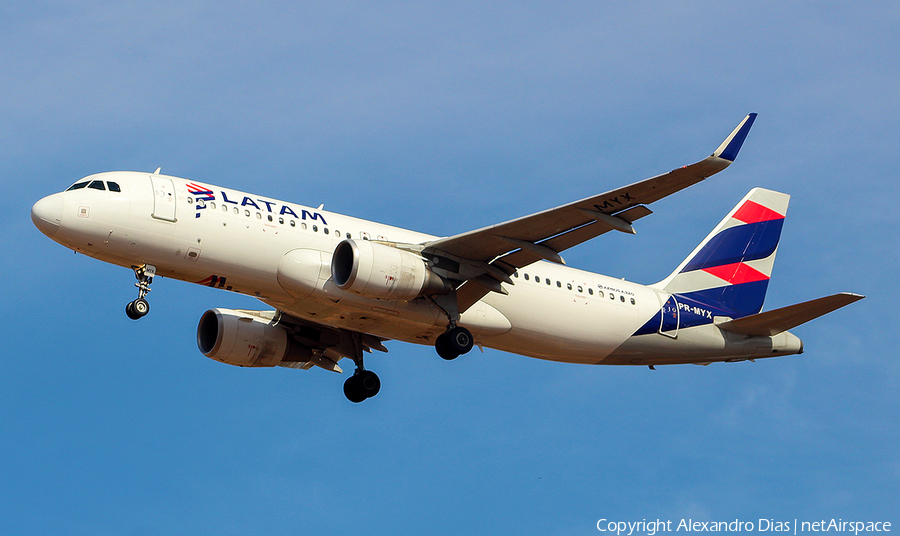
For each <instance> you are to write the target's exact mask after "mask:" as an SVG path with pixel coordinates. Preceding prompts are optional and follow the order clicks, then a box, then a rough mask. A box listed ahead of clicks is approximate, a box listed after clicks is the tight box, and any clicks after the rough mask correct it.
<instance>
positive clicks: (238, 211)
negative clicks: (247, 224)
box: [234, 207, 241, 215]
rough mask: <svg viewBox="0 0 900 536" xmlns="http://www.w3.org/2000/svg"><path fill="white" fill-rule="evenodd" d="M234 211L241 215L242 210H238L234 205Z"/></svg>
mask: <svg viewBox="0 0 900 536" xmlns="http://www.w3.org/2000/svg"><path fill="white" fill-rule="evenodd" d="M234 213H235V214H237V215H240V214H241V211H240V210H238V208H237V207H234Z"/></svg>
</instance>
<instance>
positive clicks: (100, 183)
mask: <svg viewBox="0 0 900 536" xmlns="http://www.w3.org/2000/svg"><path fill="white" fill-rule="evenodd" d="M88 188H93V189H94V190H103V191H104V192H105V191H106V186H104V185H103V181H91V183H90V184H88Z"/></svg>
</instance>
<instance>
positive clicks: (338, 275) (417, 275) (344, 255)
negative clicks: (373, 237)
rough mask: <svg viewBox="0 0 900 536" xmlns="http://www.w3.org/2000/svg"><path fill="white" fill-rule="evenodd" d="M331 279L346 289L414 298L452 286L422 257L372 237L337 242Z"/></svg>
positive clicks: (381, 296) (377, 295)
mask: <svg viewBox="0 0 900 536" xmlns="http://www.w3.org/2000/svg"><path fill="white" fill-rule="evenodd" d="M331 279H332V281H334V284H335V285H337V286H338V288H340V289H342V290H346V291H348V292H354V293H356V294H359V295H360V296H365V297H367V298H376V299H380V300H412V299H415V298H418V297H419V296H423V295H427V294H446V293H448V292H450V290H452V287H451V286H450V283H448V282H447V281H446V280H444V279H443V278H442V277H440V276H439V275H437V274H435V273H434V272H432V271H431V270H430V269H429V268H428V265H427V264H426V263H425V260H424V259H423V258H422V257H420V256H418V255H416V254H414V253H410V252H408V251H404V250H402V249H397V248H393V247H390V246H385V245H383V244H376V243H374V242H370V241H368V240H362V241H359V242H356V241H354V240H344V241H343V242H341V243H340V244H338V245H337V248H335V250H334V255H333V256H332V258H331Z"/></svg>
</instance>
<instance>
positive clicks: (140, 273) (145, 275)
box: [125, 264, 156, 320]
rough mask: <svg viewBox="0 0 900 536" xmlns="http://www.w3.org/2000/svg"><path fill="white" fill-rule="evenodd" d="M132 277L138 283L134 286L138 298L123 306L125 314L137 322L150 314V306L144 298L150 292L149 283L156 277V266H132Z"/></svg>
mask: <svg viewBox="0 0 900 536" xmlns="http://www.w3.org/2000/svg"><path fill="white" fill-rule="evenodd" d="M131 269H132V270H134V276H135V277H136V278H137V280H138V282H137V283H135V284H134V286H136V287H137V288H138V297H137V299H136V300H134V301H133V302H129V303H128V305H126V306H125V314H126V315H128V318H130V319H132V320H137V319H139V318H142V317H144V316H146V315H147V313H149V312H150V304H149V303H148V302H147V300H146V299H144V296H146V295H147V293H148V292H150V283H152V282H153V276H155V275H156V266H153V265H152V264H145V265H143V266H132V267H131Z"/></svg>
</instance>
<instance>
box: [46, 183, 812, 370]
mask: <svg viewBox="0 0 900 536" xmlns="http://www.w3.org/2000/svg"><path fill="white" fill-rule="evenodd" d="M84 180H86V181H95V180H96V181H103V182H104V184H108V183H110V182H113V183H115V184H117V185H118V186H119V189H120V190H121V191H119V192H114V191H109V189H105V190H102V191H101V190H99V189H94V188H87V187H85V188H81V189H77V190H71V191H66V192H62V193H58V194H53V195H52V196H49V197H48V198H45V199H44V200H42V201H41V202H39V203H44V205H43V208H41V209H40V210H39V209H38V206H39V205H35V213H36V214H37V213H38V212H40V214H38V217H39V218H42V219H41V221H43V224H39V225H38V226H39V227H41V230H42V231H43V232H45V233H46V234H48V235H49V236H51V238H53V239H54V240H56V241H57V242H59V243H61V244H63V245H65V246H67V247H69V248H71V249H73V250H75V251H77V252H79V253H84V254H86V255H90V256H92V257H95V258H97V259H100V260H102V261H106V262H110V263H113V264H117V265H121V266H126V267H131V266H141V265H144V264H151V265H154V266H156V269H157V274H158V275H162V276H165V277H169V278H174V279H180V280H183V281H188V282H193V283H198V284H202V285H207V286H212V287H216V288H222V289H226V290H231V291H234V292H239V293H243V294H247V295H251V296H255V297H257V298H259V299H260V300H262V301H263V302H265V303H266V304H268V305H270V306H272V307H275V308H277V309H279V310H282V311H285V312H287V313H290V314H291V315H293V316H296V317H298V318H301V319H306V320H309V321H311V322H315V323H319V324H324V325H328V326H333V327H339V328H345V329H349V330H354V331H359V332H363V333H370V334H372V335H375V336H377V337H383V338H389V339H398V340H403V341H407V342H413V343H419V344H433V341H434V339H435V337H436V336H437V335H439V334H440V333H442V332H443V331H444V330H445V329H446V325H447V317H446V315H445V314H444V313H443V312H442V311H441V309H440V308H439V307H438V306H437V305H435V304H434V303H433V301H432V300H429V299H427V298H417V299H414V300H409V301H389V300H376V299H371V298H365V297H363V296H360V295H357V294H353V293H350V292H346V291H343V290H341V289H339V288H337V287H336V286H335V285H334V284H333V283H331V281H330V277H331V276H330V274H331V272H330V267H329V266H330V262H331V257H332V253H333V251H334V249H335V247H336V246H337V244H338V243H340V242H341V241H342V240H345V239H348V238H352V239H354V240H373V241H381V242H387V243H391V242H395V243H406V244H419V243H424V242H428V241H431V240H434V239H435V238H436V237H433V236H430V235H426V234H422V233H417V232H414V231H409V230H406V229H401V228H397V227H392V226H388V225H383V224H379V223H375V222H371V221H366V220H361V219H357V218H352V217H349V216H344V215H340V214H336V213H333V212H327V211H324V210H318V209H313V208H310V207H304V206H301V205H297V204H292V203H285V202H282V201H278V200H274V199H269V198H266V197H260V196H256V195H252V194H247V193H244V192H239V191H235V190H230V189H227V188H220V187H217V186H211V185H207V184H205V183H204V184H198V183H193V182H191V181H188V180H184V179H179V178H176V177H168V176H164V175H152V174H148V173H138V172H111V173H102V174H98V175H94V176H91V177H87V178H86V179H84ZM48 207H49V208H48ZM57 211H58V217H57V216H55V214H57ZM44 213H47V214H49V216H43V214H44ZM54 219H56V220H57V221H56V226H57V227H58V229H54V223H53V220H54ZM35 221H36V223H38V219H36V220H35ZM42 225H43V226H42ZM298 259H299V260H298ZM300 260H302V261H303V262H306V263H307V264H306V265H305V266H312V268H311V269H310V270H308V271H307V272H306V273H305V274H306V275H302V277H306V276H307V275H308V291H303V292H298V291H297V287H296V286H291V285H287V284H285V279H286V278H288V274H287V268H285V263H286V262H288V261H291V262H300ZM310 274H311V275H310ZM291 277H293V276H291ZM512 279H513V281H514V283H515V284H514V285H511V286H510V285H506V286H505V287H504V288H506V290H508V294H507V295H503V294H500V293H489V294H488V295H487V296H485V297H484V298H483V299H482V300H480V301H479V302H477V303H476V304H475V305H474V306H472V307H471V308H469V309H468V310H467V311H465V312H464V313H463V314H462V315H461V318H460V322H459V323H460V325H462V326H465V327H467V328H469V329H470V330H471V331H472V333H473V334H474V336H475V339H476V342H477V344H480V345H483V346H487V347H491V348H496V349H500V350H505V351H509V352H514V353H518V354H523V355H527V356H531V357H537V358H542V359H550V360H556V361H565V362H573V363H595V364H598V363H604V364H643V365H646V364H654V363H676V362H680V363H684V362H708V361H718V360H727V359H735V358H748V357H754V356H758V357H768V356H772V355H785V354H791V353H797V351H799V348H800V346H799V340H798V339H796V337H793V336H792V335H790V334H782V335H781V336H780V339H779V338H778V337H775V338H759V337H755V338H752V339H750V340H747V339H741V338H738V337H734V336H732V335H730V334H728V333H725V332H722V331H721V330H719V329H717V328H716V327H715V326H714V325H711V324H710V325H706V326H698V327H695V328H688V329H682V330H681V331H680V332H677V331H676V332H671V331H670V332H667V333H651V334H648V335H642V336H639V337H632V335H633V334H634V333H635V332H636V331H637V330H638V329H639V328H641V326H644V325H645V324H646V323H647V322H648V321H649V320H650V319H651V318H653V317H654V316H655V315H657V314H658V313H659V311H660V308H661V306H662V304H664V303H665V302H666V299H667V298H668V294H667V293H665V292H663V291H661V290H658V289H655V288H652V287H648V286H644V285H639V284H636V283H630V282H627V281H624V280H620V279H613V278H610V277H606V276H603V275H600V274H595V273H590V272H586V271H582V270H577V269H574V268H569V267H567V266H563V265H559V264H555V263H550V262H545V261H540V262H536V263H534V264H531V265H529V266H527V267H525V268H522V269H519V270H518V272H517V273H516V274H515V276H514V277H513V278H512Z"/></svg>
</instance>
